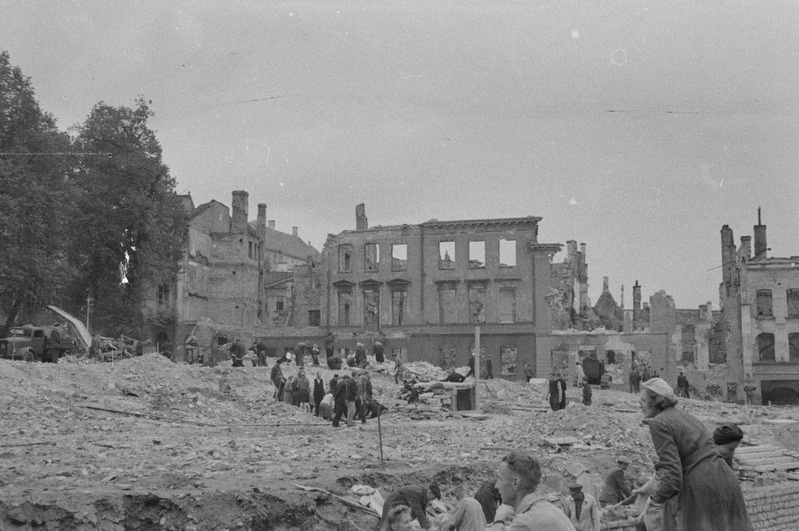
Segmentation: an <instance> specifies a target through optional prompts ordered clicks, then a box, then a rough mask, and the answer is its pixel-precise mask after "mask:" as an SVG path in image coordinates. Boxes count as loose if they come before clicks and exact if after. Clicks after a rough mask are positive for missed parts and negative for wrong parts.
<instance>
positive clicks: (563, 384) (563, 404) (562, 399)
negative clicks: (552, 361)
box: [558, 373, 566, 409]
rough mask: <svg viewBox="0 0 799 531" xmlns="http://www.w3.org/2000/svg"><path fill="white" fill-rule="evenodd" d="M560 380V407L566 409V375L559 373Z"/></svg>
mask: <svg viewBox="0 0 799 531" xmlns="http://www.w3.org/2000/svg"><path fill="white" fill-rule="evenodd" d="M558 382H559V383H560V403H559V404H558V406H559V409H566V375H565V374H563V373H561V374H559V375H558Z"/></svg>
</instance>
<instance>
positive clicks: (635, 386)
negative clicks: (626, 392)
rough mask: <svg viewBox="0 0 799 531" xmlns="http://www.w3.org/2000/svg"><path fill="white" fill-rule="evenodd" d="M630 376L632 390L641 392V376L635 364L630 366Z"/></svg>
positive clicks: (632, 391)
mask: <svg viewBox="0 0 799 531" xmlns="http://www.w3.org/2000/svg"><path fill="white" fill-rule="evenodd" d="M628 378H629V380H630V392H631V393H640V392H641V389H640V384H641V376H640V375H639V374H638V368H636V367H635V366H633V367H630V374H629V376H628Z"/></svg>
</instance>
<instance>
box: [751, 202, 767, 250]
mask: <svg viewBox="0 0 799 531" xmlns="http://www.w3.org/2000/svg"><path fill="white" fill-rule="evenodd" d="M767 251H768V244H767V243H766V226H765V225H763V224H762V223H760V207H757V225H755V256H753V257H752V259H753V260H765V259H766V258H768V252H767Z"/></svg>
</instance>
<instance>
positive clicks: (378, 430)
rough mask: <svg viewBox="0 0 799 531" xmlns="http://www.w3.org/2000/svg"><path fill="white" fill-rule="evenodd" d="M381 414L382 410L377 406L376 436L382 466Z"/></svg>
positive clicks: (382, 465) (383, 464)
mask: <svg viewBox="0 0 799 531" xmlns="http://www.w3.org/2000/svg"><path fill="white" fill-rule="evenodd" d="M382 416H383V412H382V411H380V407H378V408H377V438H378V440H379V441H380V467H381V468H382V467H384V466H385V463H384V462H383V428H382V426H381V425H380V417H382Z"/></svg>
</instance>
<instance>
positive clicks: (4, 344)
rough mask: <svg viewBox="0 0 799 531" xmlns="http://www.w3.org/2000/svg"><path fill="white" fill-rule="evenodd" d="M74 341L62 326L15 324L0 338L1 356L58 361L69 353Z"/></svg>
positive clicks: (25, 359) (27, 359) (26, 359)
mask: <svg viewBox="0 0 799 531" xmlns="http://www.w3.org/2000/svg"><path fill="white" fill-rule="evenodd" d="M73 348H74V341H73V339H72V337H71V336H70V335H69V332H68V329H67V328H66V327H61V326H33V325H24V326H14V327H12V328H10V329H9V331H8V333H7V334H6V337H4V338H2V339H0V358H6V359H12V360H14V359H17V360H24V361H47V362H51V363H56V362H57V361H58V358H60V357H61V356H64V355H66V354H69V353H70V352H71V351H72V350H73Z"/></svg>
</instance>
